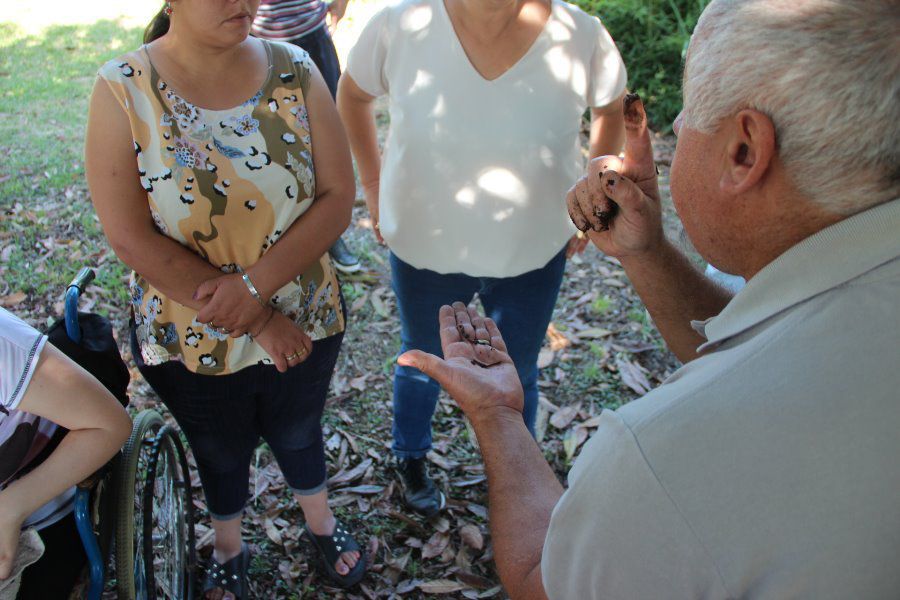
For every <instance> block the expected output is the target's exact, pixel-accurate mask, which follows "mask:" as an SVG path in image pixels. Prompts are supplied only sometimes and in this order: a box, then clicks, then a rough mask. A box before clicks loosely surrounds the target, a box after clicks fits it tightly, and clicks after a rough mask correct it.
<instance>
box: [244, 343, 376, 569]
mask: <svg viewBox="0 0 900 600" xmlns="http://www.w3.org/2000/svg"><path fill="white" fill-rule="evenodd" d="M342 339H343V334H338V335H334V336H331V337H328V338H325V339H323V340H317V341H315V342H313V349H312V352H311V353H310V355H309V358H307V359H306V360H305V361H303V362H302V363H300V364H299V365H296V366H294V367H291V368H290V369H289V370H288V371H287V373H283V374H278V376H277V378H276V381H277V383H278V385H277V388H276V389H275V390H274V392H275V393H273V394H272V395H270V396H268V397H266V398H263V399H261V400H260V404H259V413H258V417H257V418H258V420H259V430H260V431H261V432H262V436H263V439H265V440H266V442H267V443H268V444H269V447H270V448H271V449H272V453H273V454H274V455H275V459H276V460H277V461H278V465H279V467H281V472H282V473H283V474H284V478H285V480H286V481H287V483H288V485H289V486H290V488H291V489H292V490H293V491H294V494H295V497H296V498H297V502H298V503H299V504H300V508H301V509H302V510H303V516H304V518H305V519H306V523H307V525H308V526H309V528H310V530H311V531H312V532H313V533H314V534H315V535H331V534H333V533H334V530H335V525H336V521H335V518H334V513H332V511H331V508H330V507H329V506H328V491H327V488H326V479H327V473H326V469H325V449H324V445H323V442H322V426H321V422H322V411H323V410H324V407H325V399H326V397H327V395H328V384H329V382H330V381H331V376H332V374H333V373H334V365H335V363H336V362H337V357H338V353H339V351H340V348H341V341H342ZM359 557H360V553H359V552H358V551H354V552H344V553H343V554H341V555H340V558H339V559H338V561H337V563H335V565H334V568H335V570H336V571H337V572H338V573H340V574H341V575H346V574H347V573H349V572H350V569H352V568H353V567H354V566H355V565H356V563H357V562H358V561H359Z"/></svg>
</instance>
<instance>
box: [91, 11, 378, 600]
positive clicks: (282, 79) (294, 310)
mask: <svg viewBox="0 0 900 600" xmlns="http://www.w3.org/2000/svg"><path fill="white" fill-rule="evenodd" d="M258 4H259V1H258V0H177V1H172V2H170V3H167V4H166V7H165V8H164V9H163V10H162V11H161V12H160V14H159V15H158V16H157V17H156V18H155V19H154V22H153V23H151V25H150V26H149V27H148V29H147V33H146V35H145V42H146V43H145V44H144V45H143V46H142V47H140V48H139V49H137V50H135V51H133V52H130V53H128V54H125V55H123V56H121V57H119V58H117V59H115V60H113V61H110V62H109V63H107V64H106V65H104V66H103V67H102V68H101V69H100V74H99V78H98V81H97V83H96V85H95V87H94V92H93V96H92V99H91V108H90V118H89V123H88V133H87V145H86V166H87V174H88V183H89V185H90V189H91V195H92V198H93V202H94V207H95V209H96V211H97V214H98V215H99V217H100V221H101V223H102V224H103V228H104V231H105V232H106V235H107V237H108V238H109V242H110V245H111V246H112V247H113V249H114V250H115V252H116V254H117V255H118V256H119V257H120V258H121V259H122V260H123V261H124V262H125V263H126V264H127V265H129V266H130V267H131V268H132V269H133V274H132V278H131V283H130V289H131V313H132V316H133V328H132V347H133V350H134V356H135V361H136V362H137V364H138V368H139V369H140V370H141V372H142V374H143V375H144V377H145V379H146V380H147V381H148V382H149V383H150V385H151V386H152V387H153V388H154V390H155V391H156V392H157V393H158V395H159V396H160V398H161V399H162V401H163V402H164V403H165V404H166V406H167V407H168V408H169V410H170V411H171V412H172V414H173V415H174V416H175V418H176V419H177V421H178V423H179V425H180V426H181V428H182V429H183V430H184V432H185V435H186V436H187V438H188V441H189V442H190V445H191V448H192V449H193V453H194V456H195V458H196V460H197V466H198V468H199V471H200V479H201V482H202V484H203V489H204V493H205V495H206V501H207V505H208V507H209V510H210V513H211V516H212V523H213V528H214V529H215V532H216V539H215V549H214V553H213V563H212V565H211V568H210V569H209V571H208V575H207V581H206V586H205V588H206V590H205V591H206V592H207V597H210V598H231V597H235V598H246V597H247V594H248V589H247V582H246V572H247V566H248V564H249V554H248V550H247V546H246V544H245V543H243V542H242V539H241V516H242V513H243V509H244V505H245V503H246V501H247V498H248V477H249V465H250V460H251V457H252V456H253V453H254V450H255V448H256V446H257V444H258V442H259V438H260V437H262V438H263V439H264V440H265V441H266V442H267V444H268V445H269V447H270V448H271V449H272V452H273V454H274V455H275V458H276V459H277V461H278V463H279V466H280V467H281V470H282V472H283V474H284V476H285V479H286V480H287V483H288V485H289V486H290V488H291V489H292V490H293V491H294V493H295V496H296V498H297V499H298V502H299V504H300V506H301V508H302V509H303V513H304V516H305V518H306V523H307V529H308V531H309V533H310V537H311V538H312V540H313V542H314V544H315V545H316V547H317V548H318V549H319V551H320V553H321V554H322V555H323V557H324V558H325V566H326V568H327V571H328V573H329V575H330V576H331V577H332V579H334V581H335V583H337V584H338V585H345V586H347V585H353V584H354V583H356V582H357V581H359V579H360V578H361V577H362V575H363V573H364V569H365V565H364V559H363V558H362V557H361V555H360V552H359V546H358V545H357V544H356V542H355V541H354V540H353V537H352V536H351V535H350V534H349V533H348V531H347V529H346V527H345V526H344V525H342V524H341V523H340V522H339V521H336V520H335V517H334V515H333V514H332V512H331V510H330V509H329V508H328V504H327V490H326V470H325V455H324V449H323V443H322V431H321V426H320V418H321V415H322V410H323V407H324V402H325V396H326V393H327V390H328V384H329V381H330V378H331V374H332V372H333V370H334V365H335V362H336V360H337V355H338V351H339V349H340V345H341V340H342V337H343V331H344V322H345V321H344V310H343V306H342V300H341V296H340V287H339V284H338V281H337V279H336V277H335V274H334V270H333V268H332V265H331V262H330V259H329V257H328V254H327V251H328V248H329V247H330V246H331V244H332V243H333V242H334V241H335V240H336V239H337V238H338V237H339V236H340V234H341V232H342V231H343V230H344V229H345V228H346V226H347V225H348V223H349V219H350V210H351V207H352V203H353V199H354V195H355V189H354V181H353V170H352V165H351V162H350V152H349V149H348V146H347V142H346V139H345V136H344V131H343V129H342V126H341V123H340V120H339V118H338V115H337V112H336V110H335V108H334V104H333V102H332V99H331V96H330V94H329V92H328V89H327V88H326V86H325V83H324V81H323V80H322V77H321V75H320V74H319V72H318V71H317V70H316V68H315V66H314V65H313V63H312V61H311V60H310V59H309V57H308V55H307V54H306V53H305V52H304V51H303V50H300V49H298V48H296V47H294V46H291V45H289V44H282V43H277V42H266V41H263V40H259V39H256V38H253V37H248V33H249V30H250V23H251V22H252V21H253V17H254V13H255V12H256V8H257V6H258Z"/></svg>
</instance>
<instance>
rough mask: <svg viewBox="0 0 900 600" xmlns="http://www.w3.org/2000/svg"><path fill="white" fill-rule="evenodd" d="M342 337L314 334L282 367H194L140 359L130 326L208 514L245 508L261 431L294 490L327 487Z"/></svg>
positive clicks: (233, 513) (224, 516) (228, 514)
mask: <svg viewBox="0 0 900 600" xmlns="http://www.w3.org/2000/svg"><path fill="white" fill-rule="evenodd" d="M343 337H344V334H343V333H340V334H337V335H333V336H331V337H328V338H325V339H322V340H316V341H314V342H313V349H312V352H311V353H310V355H309V358H307V359H306V360H305V361H303V362H302V363H300V364H299V365H296V366H293V367H291V368H289V369H288V370H287V372H285V373H279V372H278V370H277V369H276V368H275V367H274V366H273V365H253V366H250V367H246V368H244V369H241V370H240V371H238V372H236V373H231V374H228V375H198V374H197V373H193V372H191V371H189V370H187V369H186V368H185V366H184V365H183V364H181V363H180V362H178V361H169V362H167V363H164V364H161V365H154V366H148V365H145V364H143V361H142V360H141V353H140V351H139V350H138V349H137V348H135V344H136V342H135V338H134V335H133V333H132V350H133V352H134V357H135V362H137V365H138V369H139V370H140V372H141V374H142V375H143V376H144V379H146V381H147V383H149V384H150V386H151V387H152V388H153V390H154V391H155V392H156V393H157V394H158V395H159V397H160V399H161V400H162V402H163V404H165V405H166V408H168V409H169V411H170V412H171V413H172V415H173V416H174V417H175V420H176V421H177V422H178V425H179V427H181V430H182V431H183V432H184V435H185V437H187V440H188V443H189V444H190V447H191V451H192V452H193V454H194V458H195V460H196V461H197V468H198V470H199V471H200V481H201V483H202V485H203V492H204V494H205V496H206V503H207V506H208V507H209V512H210V514H211V515H212V517H213V518H215V519H217V520H221V521H227V520H229V519H233V518H236V517H239V516H241V514H242V513H243V510H244V505H245V504H246V502H247V499H248V497H249V480H250V461H251V460H252V459H253V453H254V451H255V450H256V447H257V445H258V444H259V440H260V438H262V439H263V440H265V441H266V443H267V444H268V445H269V447H270V448H271V449H272V453H273V454H274V455H275V459H276V460H277V461H278V465H279V467H281V472H282V473H283V474H284V478H285V480H286V481H287V483H288V486H290V488H291V489H292V490H293V491H294V492H296V493H297V494H300V495H312V494H315V493H317V492H320V491H322V490H323V489H325V487H326V472H325V449H324V445H323V442H322V426H321V419H322V410H323V409H324V407H325V398H326V396H327V394H328V385H329V383H330V381H331V375H332V373H333V372H334V366H335V363H336V362H337V357H338V352H339V351H340V348H341V342H342V340H343Z"/></svg>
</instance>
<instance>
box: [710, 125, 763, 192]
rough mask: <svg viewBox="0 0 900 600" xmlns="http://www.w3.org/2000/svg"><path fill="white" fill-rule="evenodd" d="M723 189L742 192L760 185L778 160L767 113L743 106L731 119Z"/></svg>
mask: <svg viewBox="0 0 900 600" xmlns="http://www.w3.org/2000/svg"><path fill="white" fill-rule="evenodd" d="M726 135H727V139H726V141H725V156H724V161H725V164H724V165H723V169H722V178H721V180H720V181H719V187H720V189H721V190H722V191H723V192H725V193H727V194H742V193H744V192H746V191H747V190H749V189H751V188H752V187H754V186H756V185H758V184H759V183H760V182H761V181H762V180H763V179H764V178H765V177H766V174H767V173H768V171H769V168H770V167H771V165H772V162H773V161H774V159H775V152H776V149H775V125H774V123H772V119H770V118H769V116H768V115H766V114H764V113H761V112H759V111H758V110H753V109H744V110H742V111H740V112H738V113H737V114H736V115H734V116H733V117H732V118H731V119H730V123H729V126H728V129H727V134H726Z"/></svg>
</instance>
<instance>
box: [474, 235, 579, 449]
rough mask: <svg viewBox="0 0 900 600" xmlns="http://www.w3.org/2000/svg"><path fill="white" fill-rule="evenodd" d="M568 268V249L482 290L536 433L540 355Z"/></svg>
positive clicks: (491, 282) (527, 419) (528, 422)
mask: <svg viewBox="0 0 900 600" xmlns="http://www.w3.org/2000/svg"><path fill="white" fill-rule="evenodd" d="M565 267H566V255H565V249H563V250H562V251H560V252H559V254H557V255H556V256H555V257H554V258H553V259H552V260H551V261H550V262H549V263H547V265H545V266H544V267H543V268H541V269H535V270H534V271H529V272H527V273H523V274H522V275H519V276H517V277H507V278H503V279H490V280H486V283H485V287H484V288H483V289H482V290H481V291H479V297H480V298H481V303H482V304H483V305H484V310H485V313H486V314H487V316H489V317H491V318H492V319H493V320H494V321H495V322H496V323H497V327H498V328H499V329H500V333H501V334H502V335H503V339H504V340H505V341H506V347H507V349H508V350H509V355H510V357H511V358H512V360H513V362H514V363H515V365H516V370H517V371H518V373H519V379H520V380H521V382H522V389H523V391H524V392H525V411H524V415H523V416H524V418H525V425H526V426H528V430H529V431H531V433H532V435H534V420H535V415H536V414H537V404H538V389H537V375H538V369H537V357H538V353H539V352H540V350H541V345H542V344H543V342H544V336H545V335H546V333H547V325H549V323H550V318H551V317H552V316H553V307H554V306H555V305H556V297H557V296H558V295H559V287H560V284H561V283H562V276H563V272H564V271H565Z"/></svg>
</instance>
